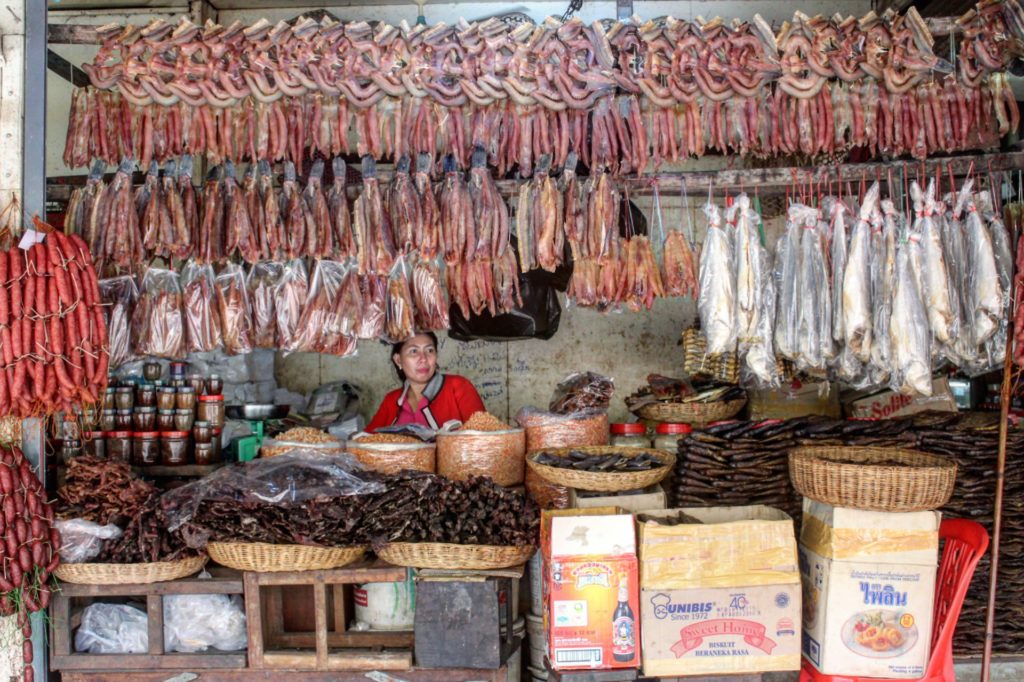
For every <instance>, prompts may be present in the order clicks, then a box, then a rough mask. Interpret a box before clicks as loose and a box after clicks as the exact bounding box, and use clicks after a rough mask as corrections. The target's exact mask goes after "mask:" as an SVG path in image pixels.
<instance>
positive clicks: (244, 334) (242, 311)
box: [216, 263, 253, 355]
mask: <svg viewBox="0 0 1024 682" xmlns="http://www.w3.org/2000/svg"><path fill="white" fill-rule="evenodd" d="M216 290H217V309H218V313H219V315H220V323H221V336H222V338H223V339H224V352H226V353H227V354H228V355H241V354H243V353H251V352H252V339H253V332H252V309H251V306H250V305H249V293H248V291H247V290H246V286H245V271H244V270H242V266H241V265H238V264H237V263H228V264H227V265H225V266H224V269H223V270H221V272H220V274H218V275H217V279H216Z"/></svg>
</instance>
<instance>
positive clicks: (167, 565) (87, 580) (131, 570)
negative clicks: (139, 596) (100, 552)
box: [53, 556, 206, 585]
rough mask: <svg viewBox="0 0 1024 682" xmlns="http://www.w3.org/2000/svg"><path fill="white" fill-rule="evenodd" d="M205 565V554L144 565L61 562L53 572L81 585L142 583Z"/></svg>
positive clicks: (172, 577)
mask: <svg viewBox="0 0 1024 682" xmlns="http://www.w3.org/2000/svg"><path fill="white" fill-rule="evenodd" d="M205 564H206V557H205V556H193V557H188V558H187V559H179V560H177V561H154V562H152V563H145V564H88V563H86V564H61V565H60V566H58V567H57V569H56V570H55V571H54V572H53V574H54V575H55V576H57V579H58V580H63V581H64V582H66V583H77V584H79V585H142V584H145V583H160V582H164V581H167V580H177V579H178V578H184V577H185V576H189V575H192V574H193V573H197V572H198V571H199V570H200V569H201V568H202V567H203V566H204V565H205Z"/></svg>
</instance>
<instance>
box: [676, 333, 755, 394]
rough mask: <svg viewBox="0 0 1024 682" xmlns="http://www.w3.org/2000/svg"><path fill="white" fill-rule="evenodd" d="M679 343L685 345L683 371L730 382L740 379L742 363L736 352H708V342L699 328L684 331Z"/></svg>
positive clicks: (695, 375) (689, 374)
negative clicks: (711, 353) (712, 353)
mask: <svg viewBox="0 0 1024 682" xmlns="http://www.w3.org/2000/svg"><path fill="white" fill-rule="evenodd" d="M679 344H680V345H681V346H682V347H683V373H684V374H685V375H686V376H691V377H708V378H711V379H717V380H718V381H724V382H725V383H728V384H735V383H738V382H739V380H740V363H739V360H738V359H737V358H736V353H720V354H718V355H708V354H707V342H706V341H705V340H704V335H703V334H702V333H701V331H700V330H699V329H694V328H693V327H691V328H689V329H686V330H684V331H683V334H682V338H680V340H679Z"/></svg>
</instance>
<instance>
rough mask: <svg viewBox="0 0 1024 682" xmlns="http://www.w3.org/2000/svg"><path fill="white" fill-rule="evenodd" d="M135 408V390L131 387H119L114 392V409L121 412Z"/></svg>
mask: <svg viewBox="0 0 1024 682" xmlns="http://www.w3.org/2000/svg"><path fill="white" fill-rule="evenodd" d="M134 406H135V389H134V388H132V387H131V386H119V387H118V388H117V389H115V391H114V407H116V408H117V409H119V410H130V409H132V407H134Z"/></svg>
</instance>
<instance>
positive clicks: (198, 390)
mask: <svg viewBox="0 0 1024 682" xmlns="http://www.w3.org/2000/svg"><path fill="white" fill-rule="evenodd" d="M186 381H187V382H188V385H189V387H191V388H192V391H193V392H195V394H196V395H202V394H203V389H205V388H206V380H205V379H203V377H202V376H201V375H199V374H190V375H189V376H188V379H186Z"/></svg>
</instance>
